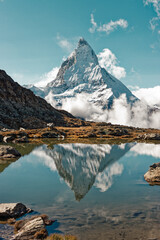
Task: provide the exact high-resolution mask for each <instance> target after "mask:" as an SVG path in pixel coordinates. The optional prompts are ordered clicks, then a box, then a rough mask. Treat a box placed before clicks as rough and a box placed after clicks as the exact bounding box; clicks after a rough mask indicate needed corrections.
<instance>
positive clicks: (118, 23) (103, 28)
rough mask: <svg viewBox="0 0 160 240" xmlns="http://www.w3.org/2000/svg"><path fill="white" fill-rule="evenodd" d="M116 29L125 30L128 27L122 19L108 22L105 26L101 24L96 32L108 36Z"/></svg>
mask: <svg viewBox="0 0 160 240" xmlns="http://www.w3.org/2000/svg"><path fill="white" fill-rule="evenodd" d="M118 27H121V28H124V29H125V28H127V27H128V22H127V21H126V20H124V19H119V20H117V21H112V20H111V21H110V22H109V23H107V24H103V25H102V26H100V27H99V28H98V29H97V31H99V32H106V33H107V34H110V33H111V32H113V31H114V30H116V29H117V28H118Z"/></svg>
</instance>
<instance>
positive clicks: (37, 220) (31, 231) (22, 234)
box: [13, 216, 48, 240]
mask: <svg viewBox="0 0 160 240" xmlns="http://www.w3.org/2000/svg"><path fill="white" fill-rule="evenodd" d="M42 232H43V234H44V235H45V237H47V235H48V233H47V231H46V229H45V224H44V221H43V219H42V217H40V216H37V217H34V218H33V219H29V220H28V221H26V222H24V225H23V226H22V227H21V228H20V229H19V231H18V233H17V234H16V235H15V236H14V237H13V239H14V240H22V239H23V240H28V239H30V240H31V239H37V237H36V235H40V233H42ZM38 233H39V234H38ZM35 237H36V238H35ZM38 239H44V238H38Z"/></svg>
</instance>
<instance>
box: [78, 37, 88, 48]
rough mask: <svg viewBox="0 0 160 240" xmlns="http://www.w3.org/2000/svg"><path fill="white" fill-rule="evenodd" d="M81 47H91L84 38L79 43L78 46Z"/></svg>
mask: <svg viewBox="0 0 160 240" xmlns="http://www.w3.org/2000/svg"><path fill="white" fill-rule="evenodd" d="M81 45H89V44H88V42H87V41H86V40H85V39H84V38H83V37H81V38H80V39H79V42H78V46H81Z"/></svg>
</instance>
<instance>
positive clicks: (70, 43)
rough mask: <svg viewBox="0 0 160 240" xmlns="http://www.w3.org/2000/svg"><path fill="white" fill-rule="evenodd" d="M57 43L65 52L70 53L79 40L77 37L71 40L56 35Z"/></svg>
mask: <svg viewBox="0 0 160 240" xmlns="http://www.w3.org/2000/svg"><path fill="white" fill-rule="evenodd" d="M56 39H57V43H58V45H59V46H60V47H61V48H62V49H64V50H65V51H66V52H69V53H70V52H72V51H73V50H74V48H75V46H76V44H77V41H78V39H79V37H75V38H72V39H68V38H65V37H63V36H60V35H59V34H57V37H56Z"/></svg>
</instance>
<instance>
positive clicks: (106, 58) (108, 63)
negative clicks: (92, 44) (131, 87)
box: [97, 48, 126, 79]
mask: <svg viewBox="0 0 160 240" xmlns="http://www.w3.org/2000/svg"><path fill="white" fill-rule="evenodd" d="M97 56H98V60H99V64H100V66H101V67H103V68H105V69H106V70H107V71H108V72H109V73H111V74H112V75H113V76H115V77H116V78H118V79H120V78H123V77H125V76H126V71H125V68H123V67H120V66H117V64H118V60H117V58H116V56H115V55H114V53H112V52H111V50H109V49H108V48H104V49H103V51H102V52H100V53H99V54H98V55H97Z"/></svg>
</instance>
